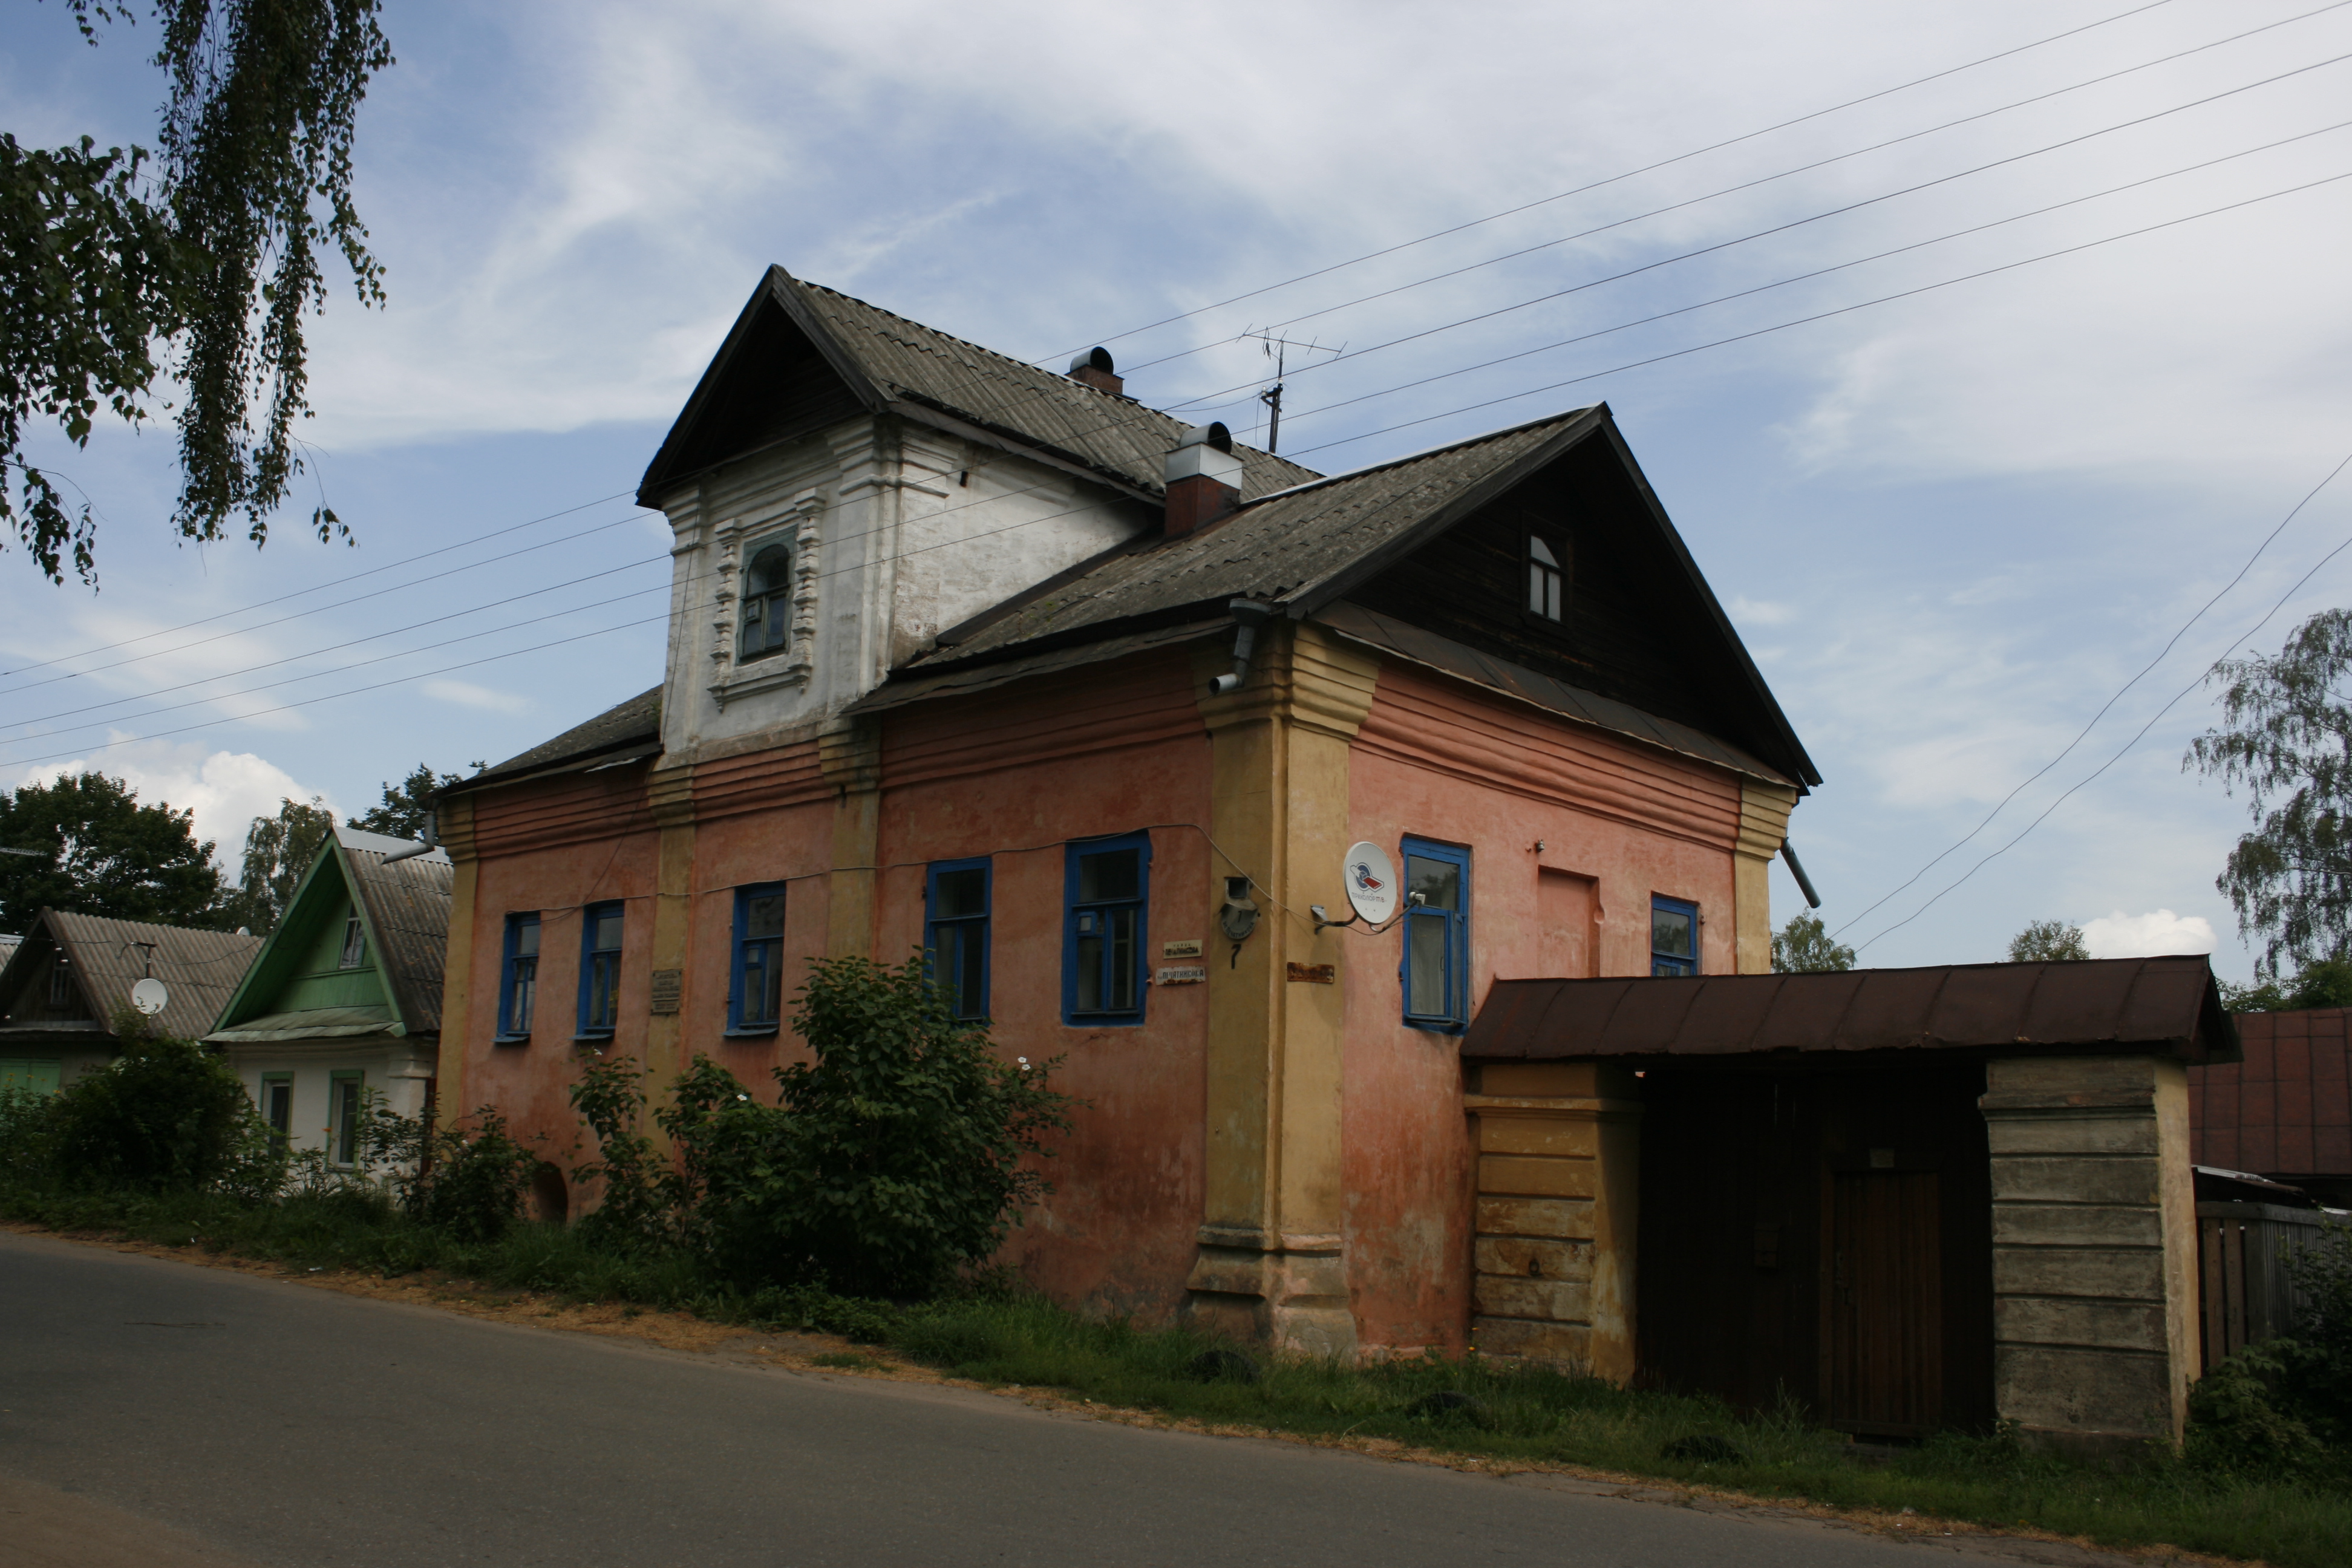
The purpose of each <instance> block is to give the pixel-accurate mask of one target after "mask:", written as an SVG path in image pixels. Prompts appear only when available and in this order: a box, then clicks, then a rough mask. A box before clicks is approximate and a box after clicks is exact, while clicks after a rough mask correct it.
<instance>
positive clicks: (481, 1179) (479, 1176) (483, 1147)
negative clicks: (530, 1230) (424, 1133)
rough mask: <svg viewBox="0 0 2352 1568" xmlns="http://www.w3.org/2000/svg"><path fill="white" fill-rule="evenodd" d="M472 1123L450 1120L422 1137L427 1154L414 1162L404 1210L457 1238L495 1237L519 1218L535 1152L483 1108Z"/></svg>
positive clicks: (536, 1168)
mask: <svg viewBox="0 0 2352 1568" xmlns="http://www.w3.org/2000/svg"><path fill="white" fill-rule="evenodd" d="M473 1121H474V1125H473V1126H472V1127H471V1128H467V1126H466V1125H465V1124H464V1123H463V1122H457V1123H453V1124H451V1125H450V1126H448V1127H446V1128H442V1129H439V1130H437V1131H435V1132H433V1133H432V1134H431V1135H430V1136H429V1137H428V1139H427V1141H426V1145H425V1146H426V1148H427V1150H429V1152H430V1153H431V1155H432V1158H431V1160H430V1161H429V1162H425V1161H420V1162H418V1165H417V1173H416V1174H415V1176H414V1177H413V1178H411V1180H410V1184H409V1186H408V1189H407V1193H406V1194H405V1195H406V1205H407V1207H408V1209H409V1212H410V1213H411V1214H412V1215H415V1217H416V1218H418V1219H421V1220H423V1221H424V1222H425V1224H427V1225H430V1226H435V1227H436V1228H438V1229H440V1230H442V1231H445V1232H446V1233H447V1234H448V1235H449V1236H450V1237H452V1238H453V1239H455V1240H457V1241H468V1242H482V1241H496V1240H497V1239H499V1237H502V1236H504V1235H505V1234H506V1233H507V1230H508V1228H509V1226H512V1225H513V1224H514V1222H515V1221H516V1220H518V1219H520V1217H521V1216H522V1200H523V1194H526V1193H528V1192H530V1184H531V1180H532V1178H533V1177H535V1176H537V1175H538V1174H539V1167H540V1164H541V1160H540V1157H539V1151H538V1150H536V1149H534V1148H532V1147H531V1146H530V1144H528V1143H524V1142H519V1141H518V1140H517V1139H516V1138H515V1137H514V1135H513V1134H512V1133H510V1132H509V1131H507V1119H506V1118H505V1117H503V1116H501V1115H499V1112H498V1111H497V1110H494V1109H493V1108H491V1107H489V1106H487V1105H486V1106H484V1107H482V1108H481V1109H480V1110H477V1111H476V1112H474V1117H473Z"/></svg>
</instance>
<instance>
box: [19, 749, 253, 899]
mask: <svg viewBox="0 0 2352 1568" xmlns="http://www.w3.org/2000/svg"><path fill="white" fill-rule="evenodd" d="M194 822H195V814H194V812H192V811H174V810H173V809H172V807H171V805H169V804H167V803H164V802H160V801H159V802H157V803H156V804H155V805H141V804H140V802H139V794H138V792H137V791H136V790H133V789H132V788H131V786H130V785H129V784H124V783H123V782H122V781H121V779H117V778H109V777H108V776H107V775H106V774H104V773H73V774H69V775H68V776H67V777H65V778H61V779H59V780H58V781H57V782H56V783H55V784H26V785H25V786H24V787H23V788H21V789H19V790H17V791H16V793H15V794H13V795H6V794H0V845H5V846H6V847H9V848H11V849H33V850H37V851H39V852H40V855H39V858H27V857H25V856H21V855H0V927H5V929H6V930H8V931H25V930H26V929H27V928H28V927H30V926H31V924H32V921H33V917H34V916H35V915H37V914H38V913H39V912H40V910H41V909H42V907H43V906H44V905H47V907H49V908H51V909H58V910H74V911H76V912H77V913H80V914H89V915H111V916H113V917H114V918H116V919H118V920H131V921H155V922H156V923H157V924H160V925H210V924H212V923H214V920H213V915H214V906H215V903H216V902H217V901H218V900H219V897H220V880H221V879H220V868H218V867H216V866H215V865H214V864H213V844H212V841H211V840H209V839H206V840H204V841H202V842H199V841H198V840H197V838H196V834H195V827H194Z"/></svg>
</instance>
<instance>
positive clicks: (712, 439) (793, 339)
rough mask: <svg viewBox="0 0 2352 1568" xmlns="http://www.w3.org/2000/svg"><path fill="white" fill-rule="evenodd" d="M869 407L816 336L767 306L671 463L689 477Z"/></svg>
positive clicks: (817, 428) (781, 312) (851, 416)
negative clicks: (814, 340) (811, 336)
mask: <svg viewBox="0 0 2352 1568" xmlns="http://www.w3.org/2000/svg"><path fill="white" fill-rule="evenodd" d="M864 412H865V405H863V404H861V403H860V402H859V401H858V400H857V398H856V395H854V394H852V393H851V392H850V390H849V388H848V386H847V385H845V384H844V383H843V381H842V379H841V376H840V374H838V373H837V372H835V370H834V368H833V366H832V365H830V364H828V363H826V362H825V358H824V354H822V353H819V352H817V348H816V345H815V344H814V343H812V342H809V340H808V335H807V334H806V333H804V332H803V331H801V329H800V328H799V327H798V326H797V325H796V324H794V323H793V320H792V319H791V318H790V317H789V316H787V315H785V314H784V312H783V311H782V310H781V309H779V308H777V307H776V306H774V305H772V304H770V305H766V306H764V307H763V308H761V310H758V311H757V312H756V313H755V314H754V316H753V319H752V321H751V326H750V328H749V331H747V333H746V335H745V337H744V340H743V342H742V343H741V344H740V352H739V353H736V354H735V356H734V358H733V360H732V362H731V363H730V364H729V365H728V366H727V368H726V369H725V371H724V372H722V373H721V374H720V376H719V379H718V381H717V382H716V383H715V384H713V386H712V387H711V396H710V403H709V407H708V408H705V409H700V410H697V411H696V413H697V414H698V417H697V418H696V419H695V421H694V425H695V428H694V429H693V430H692V432H691V433H690V436H689V438H688V443H687V444H686V446H685V447H683V448H681V450H679V451H678V452H677V454H676V455H675V458H674V460H673V462H672V464H671V465H670V467H671V468H672V470H673V471H674V472H675V473H677V474H679V475H681V476H683V475H688V474H692V473H694V472H696V471H698V470H699V469H702V468H709V467H711V466H712V465H714V464H717V463H722V462H725V461H726V460H727V459H729V458H736V457H740V456H741V455H743V454H744V453H747V452H753V451H757V450H759V449H760V448H761V447H772V446H774V445H776V444H777V443H779V442H782V441H790V440H793V439H794V438H796V437H803V436H813V435H814V434H816V433H817V432H818V431H820V430H824V429H826V428H828V427H830V426H835V425H838V424H840V423H842V422H843V421H844V420H847V419H854V418H856V417H857V416H858V415H860V414H862V413H864ZM649 499H650V498H649Z"/></svg>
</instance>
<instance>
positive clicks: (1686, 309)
mask: <svg viewBox="0 0 2352 1568" xmlns="http://www.w3.org/2000/svg"><path fill="white" fill-rule="evenodd" d="M2346 129H2352V120H2342V121H2336V123H2335V124H2333V125H2323V126H2320V127H2319V128H2318V129H2317V130H2314V131H2303V132H2296V133H2295V134H2294V135H2293V136H2284V137H2281V138H2280V139H2279V140H2277V141H2275V142H2263V144H2262V145H2260V146H2258V147H2248V148H2245V149H2243V150H2242V151H2241V152H2236V153H2223V154H2221V156H2220V157H2218V158H2209V159H2207V160H2205V161H2204V162H2203V163H2189V164H2186V165H2184V166H2183V167H2181V168H2178V169H2169V170H2167V171H2166V172H2165V173H2163V174H2150V175H2147V177H2146V178H2144V179H2138V180H2132V181H2129V182H2127V183H2126V184H2120V185H2110V186H2108V187H2107V188H2106V189H2105V190H2103V191H2093V192H2090V193H2089V194H2087V195H2080V196H2069V197H2068V198H2067V199H2066V200H2064V201H2063V202H2053V203H2051V204H2050V205H2048V206H2041V207H2035V208H2033V209H2032V210H2031V211H2028V212H2021V213H2016V214H2012V215H2011V216H2008V217H2001V218H1993V219H1991V220H1990V221H1988V222H1985V223H1979V224H1972V225H1970V226H1969V227H1967V228H1958V229H1954V230H1952V231H1951V232H1950V233H1948V234H1939V235H1937V236H1935V237H1933V238H1930V239H1921V240H1914V241H1913V242H1912V243H1910V244H1908V245H1898V246H1896V247H1894V248H1892V249H1890V250H1881V251H1877V252H1874V254H1872V255H1869V256H1862V257H1856V258H1853V260H1851V261H1840V262H1836V263H1834V264H1832V265H1831V266H1828V267H1821V268H1814V269H1813V270H1812V271H1811V272H1799V273H1796V274H1794V275H1792V276H1790V277H1787V278H1778V279H1773V280H1772V281H1771V282H1769V283H1759V284H1757V285H1755V286H1754V287H1753V288H1748V289H1737V290H1735V291H1733V292H1731V293H1729V294H1718V295H1717V296H1715V297H1714V298H1713V299H1711V300H1699V301H1697V302H1696V304H1690V305H1678V306H1676V307H1675V308H1674V309H1673V310H1660V311H1657V312H1655V313H1654V314H1652V315H1647V316H1637V317H1635V318H1633V320H1631V321H1619V322H1617V323H1616V324H1615V325H1613V326H1607V327H1599V328H1595V329H1594V330H1593V331H1589V332H1580V333H1578V334H1577V335H1576V336H1574V337H1569V338H1560V339H1559V340H1557V341H1555V342H1549V343H1538V345H1537V346H1535V347H1534V348H1531V349H1520V350H1518V351H1517V352H1516V353H1507V354H1502V355H1499V356H1497V357H1496V358H1494V359H1490V360H1482V361H1480V362H1479V363H1476V364H1468V365H1463V366H1460V367H1459V368H1457V369H1454V370H1446V371H1439V372H1437V373H1435V374H1431V375H1424V376H1421V377H1418V378H1416V379H1414V380H1412V381H1406V382H1400V383H1398V384H1396V385H1394V386H1384V387H1381V388H1380V389H1379V390H1378V391H1374V392H1367V393H1362V394H1360V395H1357V396H1354V397H1349V398H1343V399H1341V400H1339V402H1336V403H1324V404H1318V405H1316V406H1315V407H1314V408H1312V409H1300V410H1297V412H1296V413H1294V414H1293V415H1292V417H1293V418H1294V419H1302V418H1305V417H1306V416H1307V415H1308V414H1310V413H1313V414H1328V413H1330V412H1332V411H1333V410H1335V409H1339V408H1349V407H1353V406H1354V405H1357V404H1359V403H1368V402H1370V401H1371V400H1372V399H1374V398H1376V397H1387V396H1389V395H1392V394H1394V393H1399V392H1408V391H1411V390H1412V389H1413V388H1415V387H1421V386H1428V385H1430V384H1433V383H1435V382H1440V381H1447V380H1451V379H1452V378H1453V377H1454V376H1457V375H1468V374H1472V373H1473V372H1475V371H1481V370H1492V369H1493V368H1494V367H1495V366H1496V365H1501V364H1509V363H1513V362H1514V361H1517V360H1523V359H1528V358H1530V357H1532V356H1534V355H1536V354H1540V353H1550V352H1551V351H1552V350H1554V349H1563V348H1568V347H1570V346H1572V345H1574V344H1577V343H1582V342H1591V341H1592V340H1594V339H1596V338H1605V337H1608V336H1610V335H1611V334H1612V333H1615V332H1622V331H1629V330H1631V329H1632V328H1634V327H1646V326H1649V325H1651V324H1652V323H1654V322H1657V321H1668V320H1671V319H1672V318H1674V317H1675V316H1686V315H1688V314H1690V313H1691V312H1692V311H1694V310H1706V309H1707V308H1708V307H1710V306H1714V305H1722V304H1727V303H1729V302H1730V301H1732V300H1745V299H1748V297H1749V296H1751V295H1756V294H1763V293H1769V291H1771V290H1772V289H1785V288H1788V287H1790V285H1791V284H1796V283H1804V282H1810V281H1811V280H1812V279H1816V278H1825V277H1828V276H1829V275H1830V274H1831V273H1832V272H1843V271H1846V270H1849V269H1850V268H1856V267H1864V266H1867V265H1868V264H1870V263H1871V262H1874V261H1884V260H1885V259H1886V258H1889V257H1894V256H1901V255H1904V254H1906V253H1907V252H1909V251H1914V250H1923V249H1925V248H1927V247H1928V246H1931V245H1942V244H1944V243H1946V242H1947V241H1949V240H1954V239H1964V238H1966V237H1969V235H1972V234H1982V233H1984V232H1986V231H1987V230H1989V229H1995V228H2000V227H2003V226H2007V225H2009V224H2013V223H2022V222H2024V221H2025V220H2027V219H2028V218H2036V217H2042V216H2047V215H2049V214H2051V213H2053V212H2058V211H2061V210H2063V209H2064V208H2067V207H2073V206H2080V205H2083V204H2084V202H2092V201H2097V200H2099V199H2101V198H2102V197H2105V196H2112V195H2121V194H2122V193H2124V192H2126V191H2135V190H2137V189H2139V188H2140V187H2141V186H2143V185H2152V184H2156V183H2157V182H2158V181H2160V180H2170V179H2177V178H2179V176H2181V175H2183V174H2196V173H2198V172H2200V170H2205V169H2210V168H2212V167H2214V166H2215V165H2217V164H2221V163H2232V162H2234V161H2236V160H2237V159H2240V158H2250V157H2252V156H2253V155H2254V154H2256V153H2268V152H2272V151H2273V150H2275V149H2277V148H2280V147H2284V146H2287V145H2289V144H2290V143H2292V142H2307V141H2309V140H2310V139H2311V138H2312V137H2315V136H2324V135H2326V134H2327V133H2328V132H2332V131H2343V130H2346ZM1619 276H1621V277H1622V276H1625V275H1624V274H1620V275H1619ZM1602 281H1609V279H1602ZM1209 395H1211V396H1214V395H1215V394H1213V393H1212V394H1209ZM1251 401H1254V398H1251V397H1244V398H1237V399H1235V400H1234V402H1232V403H1219V404H1211V405H1208V406H1206V407H1194V408H1193V409H1192V412H1194V413H1195V414H1213V413H1216V412H1217V411H1218V410H1220V409H1223V408H1235V407H1239V406H1241V405H1243V404H1244V403H1248V402H1251ZM1174 406H1176V407H1179V408H1182V407H1185V406H1187V405H1184V404H1181V403H1180V404H1177V405H1174Z"/></svg>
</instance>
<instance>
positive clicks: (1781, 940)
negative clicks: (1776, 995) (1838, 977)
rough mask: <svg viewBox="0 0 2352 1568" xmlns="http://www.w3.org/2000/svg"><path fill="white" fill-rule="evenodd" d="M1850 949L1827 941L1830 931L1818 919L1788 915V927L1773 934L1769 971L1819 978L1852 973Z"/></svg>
mask: <svg viewBox="0 0 2352 1568" xmlns="http://www.w3.org/2000/svg"><path fill="white" fill-rule="evenodd" d="M1772 968H1773V969H1774V971H1775V972H1777V973H1781V974H1819V973H1822V972H1824V971H1827V970H1837V969H1852V968H1853V949H1852V948H1850V947H1848V946H1846V945H1845V944H1844V943H1843V942H1832V941H1831V940H1830V930H1829V926H1828V924H1827V922H1825V921H1823V920H1822V917H1821V916H1819V915H1790V917H1789V923H1788V924H1787V925H1785V926H1782V927H1781V928H1780V930H1779V931H1774V932H1773V933H1772Z"/></svg>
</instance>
